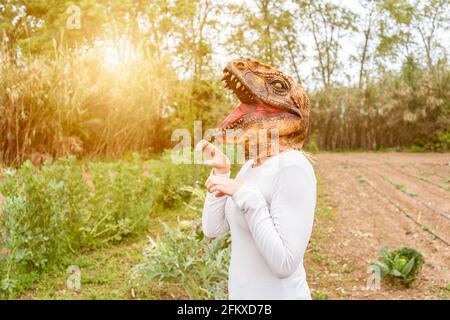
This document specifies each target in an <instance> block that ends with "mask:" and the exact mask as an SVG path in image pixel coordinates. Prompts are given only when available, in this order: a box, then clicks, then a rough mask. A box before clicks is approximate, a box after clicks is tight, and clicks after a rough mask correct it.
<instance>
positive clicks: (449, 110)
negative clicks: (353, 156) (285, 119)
mask: <svg viewBox="0 0 450 320" xmlns="http://www.w3.org/2000/svg"><path fill="white" fill-rule="evenodd" d="M312 101H313V106H312V108H311V110H312V115H311V119H312V123H311V130H310V132H311V135H310V141H309V142H310V144H315V145H317V147H318V148H320V149H325V150H338V149H369V150H373V149H380V148H386V147H394V148H397V147H405V146H411V145H416V146H419V147H421V148H423V149H426V150H435V151H445V150H450V137H449V128H450V70H449V69H448V67H447V68H446V69H443V70H442V72H440V73H439V74H433V75H432V74H429V73H424V74H422V75H421V76H420V77H418V78H417V79H415V81H414V82H408V81H406V80H405V78H404V77H402V76H401V75H390V76H386V77H385V78H383V79H381V80H379V81H376V82H373V83H370V84H369V85H368V86H367V88H365V89H362V90H361V89H358V88H345V87H335V88H327V89H324V90H321V91H318V92H316V93H314V95H313V97H312Z"/></svg>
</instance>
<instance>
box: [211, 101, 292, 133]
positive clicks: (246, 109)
mask: <svg viewBox="0 0 450 320" xmlns="http://www.w3.org/2000/svg"><path fill="white" fill-rule="evenodd" d="M281 113H286V112H285V111H283V110H280V109H278V108H274V107H271V106H267V105H265V104H262V103H253V104H246V103H243V102H241V103H240V104H239V105H238V106H237V107H236V108H235V109H234V110H233V111H231V113H230V114H229V115H228V116H227V117H226V118H225V120H224V121H223V122H222V124H221V125H220V126H219V129H221V130H228V129H237V128H239V127H242V126H243V125H244V124H245V122H246V121H247V122H250V121H258V120H261V119H267V118H271V117H274V116H276V115H279V114H281Z"/></svg>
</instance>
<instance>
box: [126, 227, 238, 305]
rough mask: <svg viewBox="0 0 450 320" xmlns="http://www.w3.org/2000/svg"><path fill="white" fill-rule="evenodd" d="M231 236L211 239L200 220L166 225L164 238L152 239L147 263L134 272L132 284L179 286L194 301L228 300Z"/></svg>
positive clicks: (136, 267) (147, 253)
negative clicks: (202, 227)
mask: <svg viewBox="0 0 450 320" xmlns="http://www.w3.org/2000/svg"><path fill="white" fill-rule="evenodd" d="M229 241H230V240H229V237H228V236H224V237H220V238H216V239H213V240H211V239H207V238H205V237H204V236H203V232H202V231H201V228H200V222H199V221H182V222H180V223H179V224H178V226H176V227H175V228H171V227H169V226H168V225H167V224H164V233H163V236H162V239H160V240H157V241H156V242H155V241H154V240H152V239H150V243H149V246H148V247H147V249H146V251H145V252H144V256H145V258H144V261H143V262H142V263H141V264H139V265H137V266H135V267H134V268H133V269H132V271H131V285H132V286H133V287H134V288H138V291H139V290H145V288H146V286H148V285H149V284H150V283H152V284H154V283H155V282H156V283H158V282H159V283H160V284H164V283H166V284H167V283H175V284H178V285H180V287H182V288H183V290H184V291H185V293H186V294H187V296H188V297H189V298H190V299H226V297H227V275H228V265H229V261H230V249H229Z"/></svg>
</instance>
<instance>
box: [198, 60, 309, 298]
mask: <svg viewBox="0 0 450 320" xmlns="http://www.w3.org/2000/svg"><path fill="white" fill-rule="evenodd" d="M236 79H237V80H236ZM224 80H225V82H226V85H227V87H229V88H231V89H232V90H233V91H234V92H235V94H236V95H237V97H238V98H239V100H240V101H241V104H240V105H239V106H238V107H237V108H236V109H235V110H234V111H233V112H232V113H231V114H230V115H229V116H228V117H227V118H226V119H225V121H224V123H223V124H222V125H221V129H229V128H236V127H238V128H239V129H240V130H243V131H244V132H247V131H248V130H250V129H255V128H259V129H261V128H264V129H267V128H272V129H273V128H277V129H279V137H278V141H277V144H278V145H279V148H278V150H279V151H275V152H274V151H272V152H268V153H266V154H264V155H262V154H261V153H260V150H261V149H265V148H256V150H259V152H256V154H254V155H253V156H251V155H250V156H249V158H250V159H249V160H248V161H247V162H246V163H245V164H244V165H243V167H242V168H241V170H240V171H239V173H238V174H237V176H236V179H231V178H230V161H229V159H228V158H227V157H226V156H225V155H224V154H223V153H222V152H221V151H220V150H219V149H218V148H217V147H216V146H214V145H213V144H211V143H209V142H207V141H205V140H202V141H201V142H200V143H199V144H198V146H197V150H200V151H202V152H203V154H204V156H205V158H206V161H205V165H207V166H210V167H212V168H213V170H212V172H211V175H210V176H209V178H208V179H207V181H206V187H207V189H208V194H207V197H206V201H205V205H204V209H203V215H202V226H203V232H204V233H205V235H206V236H207V237H219V236H221V235H223V234H225V233H226V232H227V231H228V230H230V231H231V240H232V241H231V242H232V246H231V252H232V254H231V265H230V269H229V283H228V288H229V298H230V299H311V295H310V291H309V288H308V284H307V282H306V274H305V269H304V267H303V255H304V253H305V250H306V247H307V245H308V242H309V238H310V235H311V229H312V225H313V220H314V210H315V205H316V178H315V175H314V170H313V167H312V165H311V164H310V162H309V160H308V159H307V158H306V156H305V155H304V154H303V153H302V152H301V151H298V150H295V149H299V148H301V146H302V145H303V141H304V138H305V135H306V130H307V127H308V120H309V101H308V99H307V96H306V94H304V92H303V90H302V88H301V87H300V86H299V85H298V84H297V83H295V82H294V81H293V80H292V78H290V77H289V76H286V75H285V74H283V73H282V72H280V71H278V70H275V69H273V68H272V67H270V66H267V65H264V64H261V63H259V62H257V61H256V60H253V59H238V60H235V61H232V62H230V63H229V64H228V65H227V67H226V68H225V70H224ZM242 88H244V89H245V90H242ZM264 90H265V91H264ZM241 92H245V96H243V95H239V93H241ZM278 102H280V103H278ZM247 149H248V147H247V148H246V151H247V152H246V154H247V155H249V152H248V150H247ZM270 150H274V149H273V148H270Z"/></svg>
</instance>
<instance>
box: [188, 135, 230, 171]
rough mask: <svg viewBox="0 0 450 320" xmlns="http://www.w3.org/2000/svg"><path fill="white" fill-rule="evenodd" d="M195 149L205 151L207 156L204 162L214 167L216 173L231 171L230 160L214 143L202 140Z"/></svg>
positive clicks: (204, 153) (204, 154)
mask: <svg viewBox="0 0 450 320" xmlns="http://www.w3.org/2000/svg"><path fill="white" fill-rule="evenodd" d="M195 150H197V151H200V152H202V153H203V156H204V157H205V161H204V162H203V164H204V165H205V166H208V167H212V168H214V172H215V173H219V174H226V173H228V172H230V160H229V159H228V157H227V156H226V155H224V154H223V153H222V152H221V151H220V150H219V149H218V148H217V147H216V146H215V145H213V144H212V143H209V142H208V141H206V140H202V141H200V142H199V143H198V144H197V146H196V147H195Z"/></svg>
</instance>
